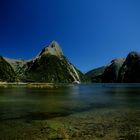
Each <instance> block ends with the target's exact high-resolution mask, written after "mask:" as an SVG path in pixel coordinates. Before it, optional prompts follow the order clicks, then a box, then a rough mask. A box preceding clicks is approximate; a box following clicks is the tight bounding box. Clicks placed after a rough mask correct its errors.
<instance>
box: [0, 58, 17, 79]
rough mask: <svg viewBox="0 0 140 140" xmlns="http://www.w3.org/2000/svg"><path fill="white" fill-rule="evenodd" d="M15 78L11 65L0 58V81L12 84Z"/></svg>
mask: <svg viewBox="0 0 140 140" xmlns="http://www.w3.org/2000/svg"><path fill="white" fill-rule="evenodd" d="M16 77H17V76H16V73H15V72H14V69H13V68H12V67H11V65H10V64H9V63H8V62H7V61H6V60H5V59H4V58H3V57H2V56H0V81H2V82H4V81H7V82H14V81H16Z"/></svg>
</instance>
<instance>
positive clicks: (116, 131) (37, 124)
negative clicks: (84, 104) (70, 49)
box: [0, 109, 140, 140]
mask: <svg viewBox="0 0 140 140" xmlns="http://www.w3.org/2000/svg"><path fill="white" fill-rule="evenodd" d="M35 115H36V117H35ZM1 116H2V115H1ZM56 116H57V117H55V116H53V115H52V117H48V118H47V115H46V114H45V113H40V112H38V113H37V114H34V117H33V118H34V119H33V118H30V117H20V116H19V117H17V118H14V117H13V118H8V117H7V119H2V117H1V122H0V139H2V140H51V139H53V140H57V139H65V140H66V139H71V140H140V110H139V109H135V110H123V109H99V110H89V111H85V112H79V113H74V114H69V115H65V116H63V114H59V115H56Z"/></svg>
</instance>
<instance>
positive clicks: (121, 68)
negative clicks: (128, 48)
mask: <svg viewBox="0 0 140 140" xmlns="http://www.w3.org/2000/svg"><path fill="white" fill-rule="evenodd" d="M86 75H87V76H88V77H89V78H90V79H91V81H92V82H102V83H118V82H119V83H140V54H139V53H138V52H130V53H129V54H128V56H127V57H126V58H119V59H114V60H112V61H111V63H110V64H108V65H106V66H103V67H100V68H97V69H94V70H92V71H90V72H88V73H86Z"/></svg>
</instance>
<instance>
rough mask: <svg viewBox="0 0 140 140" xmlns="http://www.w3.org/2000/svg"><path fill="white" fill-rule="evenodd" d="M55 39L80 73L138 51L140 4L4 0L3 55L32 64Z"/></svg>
mask: <svg viewBox="0 0 140 140" xmlns="http://www.w3.org/2000/svg"><path fill="white" fill-rule="evenodd" d="M53 40H56V41H57V42H58V43H59V44H60V46H61V47H62V50H63V52H64V54H65V56H67V58H68V59H69V60H70V61H71V62H72V63H73V64H74V65H75V66H76V67H77V68H79V69H80V70H81V71H82V72H87V71H89V70H91V69H94V68H97V67H100V66H103V65H106V64H107V63H109V62H110V61H111V60H112V59H115V58H120V57H126V56H127V54H128V53H129V52H130V51H140V1H139V0H0V55H2V56H6V57H9V58H16V59H17V58H18V59H31V58H33V57H35V56H36V55H37V54H38V53H39V52H40V51H41V50H42V48H43V47H45V46H47V45H48V44H49V43H50V42H51V41H53Z"/></svg>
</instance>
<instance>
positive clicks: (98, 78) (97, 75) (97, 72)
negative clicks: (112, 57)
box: [85, 66, 106, 83]
mask: <svg viewBox="0 0 140 140" xmlns="http://www.w3.org/2000/svg"><path fill="white" fill-rule="evenodd" d="M105 69H106V66H103V67H99V68H96V69H93V70H91V71H89V72H87V73H86V74H85V75H86V76H87V77H88V78H89V79H90V80H91V82H93V83H100V82H102V74H103V73H104V71H105Z"/></svg>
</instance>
